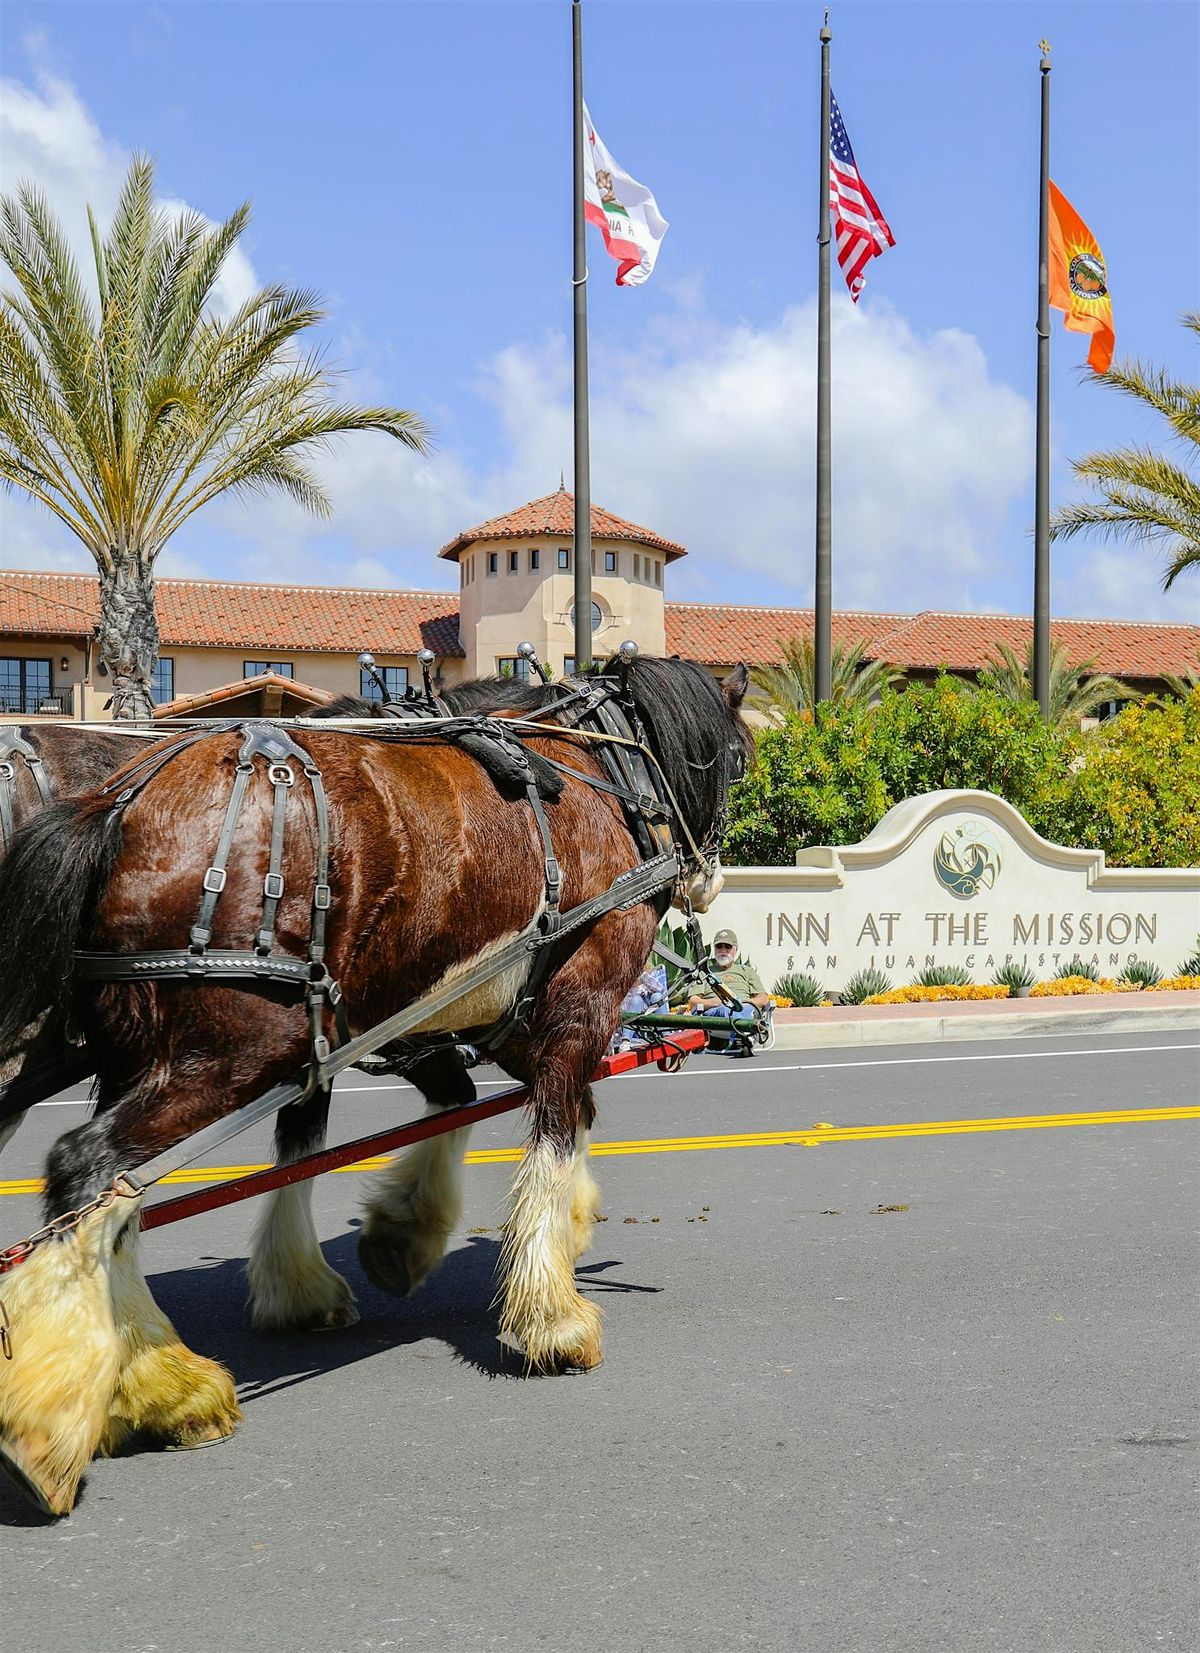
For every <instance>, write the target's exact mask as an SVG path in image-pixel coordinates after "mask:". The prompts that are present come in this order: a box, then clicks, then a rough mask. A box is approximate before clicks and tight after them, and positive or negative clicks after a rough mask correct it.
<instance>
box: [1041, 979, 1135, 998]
mask: <svg viewBox="0 0 1200 1653" xmlns="http://www.w3.org/2000/svg"><path fill="white" fill-rule="evenodd" d="M1116 991H1117V986H1116V983H1115V982H1113V981H1110V980H1109V979H1108V977H1107V976H1101V978H1100V980H1099V981H1091V980H1090V979H1089V978H1088V977H1087V976H1061V977H1060V978H1059V979H1058V980H1057V981H1040V982H1038V984H1037V986H1036V987H1031V988H1030V990H1029V997H1030V998H1031V999H1066V998H1070V997H1072V996H1073V995H1074V994H1076V993H1115V992H1116Z"/></svg>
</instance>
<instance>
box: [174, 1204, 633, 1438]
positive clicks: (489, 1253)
mask: <svg viewBox="0 0 1200 1653" xmlns="http://www.w3.org/2000/svg"><path fill="white" fill-rule="evenodd" d="M355 1228H357V1224H355ZM357 1242H358V1236H357V1233H356V1232H355V1231H354V1229H351V1231H350V1232H348V1233H345V1234H340V1235H338V1236H337V1237H336V1238H335V1239H333V1240H329V1241H326V1242H325V1243H324V1244H323V1245H322V1247H321V1250H322V1252H323V1254H324V1257H325V1260H326V1262H327V1263H328V1264H329V1266H330V1267H331V1268H333V1269H336V1270H337V1272H338V1273H339V1274H341V1275H343V1276H345V1278H346V1279H347V1280H349V1282H350V1284H351V1286H352V1287H353V1289H354V1295H355V1297H356V1298H357V1300H358V1308H359V1313H360V1315H361V1317H362V1318H361V1319H360V1320H359V1321H358V1323H357V1325H354V1326H349V1327H346V1328H344V1329H342V1330H339V1331H332V1332H258V1331H255V1330H254V1329H253V1327H252V1326H251V1325H250V1322H249V1316H248V1313H247V1285H246V1277H245V1266H246V1265H245V1260H244V1259H243V1258H241V1257H234V1258H221V1259H218V1260H208V1259H205V1258H199V1259H197V1262H196V1263H195V1264H193V1265H192V1266H190V1267H187V1268H182V1269H174V1270H169V1271H165V1272H163V1273H159V1274H154V1275H150V1276H149V1285H150V1289H151V1291H152V1292H153V1293H154V1296H155V1298H156V1300H157V1302H158V1304H159V1306H160V1307H161V1308H162V1309H163V1311H164V1313H166V1314H167V1315H169V1316H170V1318H171V1320H172V1321H173V1322H174V1323H175V1327H176V1330H177V1331H178V1332H179V1335H180V1336H181V1337H182V1338H183V1340H184V1342H185V1343H187V1344H188V1345H189V1346H190V1347H192V1348H194V1349H195V1350H196V1352H197V1353H198V1354H205V1355H209V1356H211V1357H212V1358H213V1359H214V1360H219V1361H221V1362H222V1364H223V1365H225V1366H228V1367H229V1369H230V1370H231V1371H232V1372H233V1373H234V1374H235V1376H236V1377H237V1380H238V1398H239V1399H240V1401H241V1403H242V1405H243V1406H246V1405H252V1404H253V1403H254V1402H255V1401H256V1400H258V1399H260V1398H262V1397H263V1396H265V1395H269V1394H275V1393H278V1392H279V1391H280V1390H283V1389H288V1388H291V1387H293V1386H294V1385H295V1384H299V1383H305V1382H307V1381H308V1380H309V1379H310V1378H315V1377H321V1376H324V1375H325V1374H326V1373H329V1372H336V1371H339V1370H340V1369H341V1368H343V1367H346V1366H353V1365H356V1364H357V1363H358V1362H359V1361H362V1360H370V1359H371V1358H372V1357H374V1356H376V1355H379V1354H381V1353H383V1352H384V1351H385V1350H388V1349H397V1348H404V1347H407V1346H409V1345H411V1344H414V1343H421V1342H424V1341H425V1340H426V1339H427V1338H436V1339H438V1340H439V1341H440V1342H442V1343H444V1344H445V1345H446V1346H447V1347H448V1348H449V1349H451V1350H452V1351H453V1353H454V1354H455V1356H456V1357H457V1359H458V1360H459V1361H461V1362H462V1363H463V1364H464V1365H467V1366H471V1367H474V1369H475V1370H476V1371H478V1372H481V1373H482V1374H483V1375H484V1376H486V1377H489V1378H515V1379H518V1380H522V1381H524V1380H525V1379H527V1378H529V1377H531V1376H532V1375H533V1374H530V1373H529V1372H528V1371H527V1369H526V1367H525V1364H524V1362H523V1360H522V1359H521V1357H520V1355H518V1354H516V1353H514V1352H513V1351H512V1350H509V1349H506V1348H505V1347H504V1345H503V1344H501V1342H500V1341H499V1331H500V1321H499V1311H498V1308H497V1304H496V1269H497V1264H498V1263H499V1260H500V1245H499V1242H498V1241H497V1240H493V1239H488V1238H486V1237H484V1236H482V1235H468V1236H467V1239H466V1244H465V1245H460V1246H457V1247H456V1248H455V1249H454V1250H452V1251H450V1252H448V1253H447V1255H446V1258H445V1260H444V1261H443V1263H442V1264H441V1266H440V1267H439V1268H438V1269H437V1270H436V1271H435V1272H434V1273H433V1274H432V1275H431V1276H430V1277H429V1279H428V1280H427V1281H426V1282H425V1283H424V1285H422V1286H421V1287H419V1289H418V1290H417V1291H415V1292H414V1293H413V1294H412V1296H411V1297H405V1298H398V1297H392V1296H390V1295H389V1294H388V1293H387V1292H384V1291H380V1290H379V1289H378V1288H377V1287H375V1286H373V1285H372V1284H371V1282H370V1281H369V1280H368V1279H367V1278H366V1277H365V1275H364V1274H363V1272H362V1270H361V1268H360V1267H359V1264H358V1254H357ZM622 1267H623V1263H622V1261H621V1260H619V1259H616V1258H612V1259H609V1260H607V1261H595V1260H592V1261H588V1262H585V1263H582V1264H581V1265H580V1266H579V1268H578V1269H577V1271H576V1273H577V1277H578V1283H579V1288H580V1290H581V1291H583V1292H584V1293H585V1294H592V1293H605V1294H607V1293H609V1292H648V1293H651V1292H653V1293H656V1292H658V1291H661V1289H662V1288H661V1287H660V1286H655V1285H639V1284H635V1283H633V1282H629V1281H624V1280H621V1279H620V1278H613V1277H612V1276H611V1274H610V1271H611V1270H614V1269H616V1270H619V1269H621V1268H622Z"/></svg>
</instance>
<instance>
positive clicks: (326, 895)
mask: <svg viewBox="0 0 1200 1653" xmlns="http://www.w3.org/2000/svg"><path fill="white" fill-rule="evenodd" d="M332 899H333V897H332V892H331V891H330V888H329V885H328V884H314V885H313V906H314V907H315V908H316V909H317V911H318V912H319V913H323V912H326V911H327V910H328V908H329V904H330V902H331V900H332Z"/></svg>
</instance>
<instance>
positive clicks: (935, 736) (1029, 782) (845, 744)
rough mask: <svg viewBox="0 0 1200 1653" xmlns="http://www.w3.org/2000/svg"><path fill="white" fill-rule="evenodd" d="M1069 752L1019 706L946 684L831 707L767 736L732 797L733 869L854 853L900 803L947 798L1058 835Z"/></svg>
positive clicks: (1029, 709)
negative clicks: (1000, 803) (1015, 816)
mask: <svg viewBox="0 0 1200 1653" xmlns="http://www.w3.org/2000/svg"><path fill="white" fill-rule="evenodd" d="M1073 752H1074V748H1073V747H1070V743H1068V742H1066V741H1064V739H1063V737H1061V736H1060V735H1057V734H1056V733H1055V732H1054V731H1053V730H1052V729H1049V728H1047V726H1046V725H1045V724H1044V723H1043V722H1042V721H1041V718H1040V717H1039V715H1038V710H1037V707H1036V705H1032V704H1017V703H1014V702H1012V701H1010V700H1007V699H1006V698H1005V697H1003V696H1002V695H998V694H996V693H994V692H992V691H988V690H972V689H970V688H969V687H967V686H966V685H965V684H963V683H960V682H959V681H958V680H957V679H956V678H952V677H948V676H942V677H940V678H939V679H938V680H937V682H936V683H934V684H932V685H931V686H927V687H923V686H921V685H915V684H914V685H912V686H911V687H909V688H908V689H906V690H905V691H904V693H902V694H901V693H896V692H894V691H893V690H890V689H889V690H887V691H885V693H884V695H883V698H882V699H881V701H880V702H879V704H878V706H876V707H874V708H873V709H872V710H869V711H868V710H865V709H863V708H860V707H854V706H846V707H841V706H839V707H828V706H827V707H824V708H823V709H822V711H821V714H820V716H819V717H817V718H816V719H814V718H813V717H812V716H811V715H810V714H794V715H792V716H790V717H788V718H787V719H785V721H784V723H783V725H782V726H781V727H780V728H777V729H765V730H763V731H762V732H761V733H760V734H759V736H758V739H757V746H756V758H755V761H754V763H753V764H752V765H751V767H750V770H749V773H748V774H747V776H746V778H745V780H743V781H742V782H741V783H740V784H739V785H738V786H736V787H735V788H734V790H733V793H732V794H731V798H730V815H729V826H728V829H727V831H726V835H725V843H724V847H723V855H724V858H725V860H726V861H727V862H729V864H730V865H738V864H741V865H748V864H749V865H755V864H757V865H773V866H782V865H786V864H788V863H790V862H793V861H794V860H795V858H796V851H797V850H798V849H805V848H807V847H808V846H809V845H812V844H853V843H857V842H858V841H859V839H861V838H865V837H866V835H867V833H868V832H870V830H871V828H872V827H873V826H875V825H876V823H877V822H878V821H879V820H880V819H881V818H882V817H883V816H884V815H886V813H887V811H888V810H889V809H890V808H891V807H892V805H893V804H895V803H898V802H899V801H900V800H901V799H902V798H909V797H912V796H914V795H915V794H917V793H920V792H934V791H938V790H939V789H941V788H943V787H979V788H982V789H983V790H985V791H988V792H996V793H998V794H999V795H1000V796H1001V797H1003V798H1007V799H1008V801H1009V802H1010V803H1012V804H1014V805H1015V806H1016V808H1018V809H1019V810H1021V811H1022V813H1023V814H1024V815H1025V816H1026V818H1027V819H1028V820H1029V822H1030V824H1031V825H1032V826H1033V827H1035V829H1036V830H1037V831H1039V832H1043V833H1045V834H1046V835H1047V836H1050V837H1052V836H1053V835H1054V830H1055V825H1056V823H1057V821H1058V818H1059V803H1060V801H1061V798H1062V796H1063V794H1064V793H1065V791H1066V789H1067V787H1068V786H1069V784H1070V780H1071V774H1070V770H1069V768H1068V763H1069V761H1070V758H1071V756H1072V755H1073Z"/></svg>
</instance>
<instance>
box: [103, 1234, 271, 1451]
mask: <svg viewBox="0 0 1200 1653" xmlns="http://www.w3.org/2000/svg"><path fill="white" fill-rule="evenodd" d="M138 1249H139V1238H138V1227H137V1222H136V1220H135V1221H134V1222H133V1223H131V1224H130V1225H129V1226H128V1227H127V1228H126V1229H125V1230H124V1231H123V1233H122V1234H121V1237H120V1239H119V1240H118V1241H117V1245H116V1249H115V1250H114V1252H113V1257H112V1264H111V1270H110V1279H111V1284H112V1305H113V1318H114V1322H115V1325H116V1332H117V1338H118V1341H119V1344H120V1370H119V1371H118V1373H117V1378H116V1383H115V1385H114V1388H113V1394H112V1400H111V1401H110V1403H109V1409H108V1422H107V1425H106V1427H105V1430H104V1434H103V1436H102V1438H101V1441H100V1448H99V1449H100V1451H101V1452H106V1453H112V1452H116V1451H118V1450H119V1448H120V1447H121V1446H122V1445H123V1444H124V1443H125V1442H126V1441H127V1440H128V1439H129V1438H130V1437H131V1436H133V1435H145V1436H148V1437H151V1438H152V1439H154V1440H155V1441H157V1442H158V1444H159V1445H161V1446H164V1447H167V1448H168V1449H179V1448H183V1447H193V1446H209V1445H211V1444H212V1443H213V1442H214V1441H223V1440H225V1439H226V1438H227V1437H228V1436H230V1435H232V1434H233V1432H234V1430H235V1429H236V1428H237V1426H238V1424H239V1423H240V1422H241V1418H242V1412H241V1408H240V1407H239V1406H238V1403H237V1394H236V1391H235V1390H234V1386H233V1378H232V1377H231V1376H230V1375H229V1373H228V1372H227V1371H226V1370H225V1368H224V1367H223V1366H221V1365H218V1363H217V1362H216V1361H215V1360H207V1359H206V1358H205V1357H204V1356H203V1355H198V1354H195V1353H193V1351H192V1350H191V1349H189V1348H188V1347H187V1345H186V1344H185V1343H183V1342H182V1341H181V1339H180V1336H179V1333H178V1332H177V1331H176V1330H175V1328H174V1326H173V1325H172V1324H171V1322H170V1321H169V1320H168V1319H167V1317H166V1315H165V1314H164V1313H163V1312H162V1310H161V1309H160V1308H159V1306H158V1304H157V1303H156V1302H155V1301H154V1298H153V1296H152V1295H151V1293H150V1287H149V1286H148V1285H147V1284H146V1279H145V1276H144V1275H143V1273H142V1265H141V1260H140V1258H139V1256H138Z"/></svg>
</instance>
